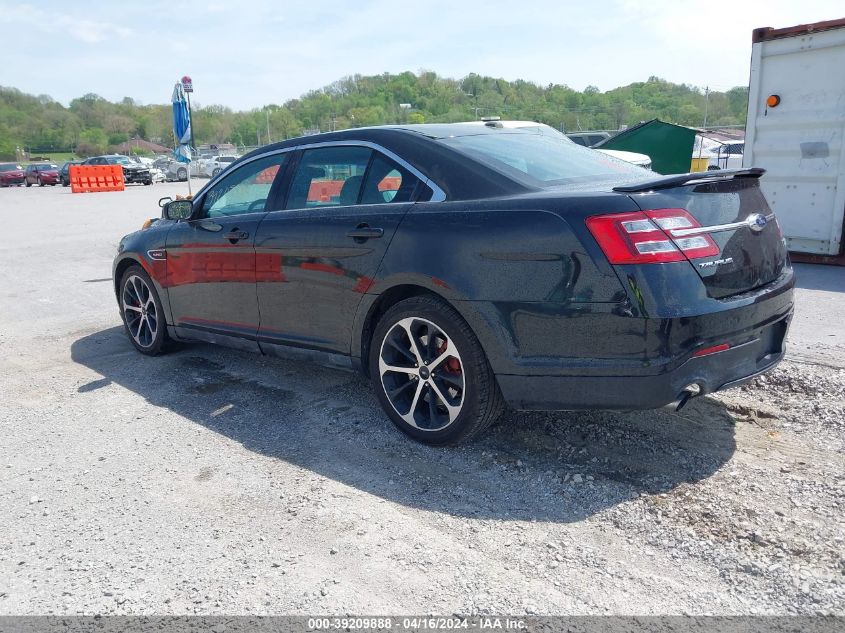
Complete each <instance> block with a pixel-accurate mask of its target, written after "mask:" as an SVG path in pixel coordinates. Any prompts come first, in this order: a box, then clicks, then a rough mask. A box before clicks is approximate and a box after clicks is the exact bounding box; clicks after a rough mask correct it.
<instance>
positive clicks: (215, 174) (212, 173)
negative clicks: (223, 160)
mask: <svg viewBox="0 0 845 633" xmlns="http://www.w3.org/2000/svg"><path fill="white" fill-rule="evenodd" d="M221 171H223V170H222V169H220V168H219V167H218V168H217V169H215V170H214V171H213V172H211V177H212V178H217V176H219V175H220V172H221Z"/></svg>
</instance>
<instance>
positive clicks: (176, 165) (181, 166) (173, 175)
mask: <svg viewBox="0 0 845 633" xmlns="http://www.w3.org/2000/svg"><path fill="white" fill-rule="evenodd" d="M153 165H154V166H155V168H156V169H160V170H161V171H162V172H163V173H164V179H165V180H166V181H168V182H172V181H174V180H175V181H180V182H185V181H186V180H188V168H189V165H188V164H186V163H180V162H179V161H177V160H173V159H172V158H158V159H156V161H155V162H154V163H153Z"/></svg>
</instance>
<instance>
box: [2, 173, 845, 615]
mask: <svg viewBox="0 0 845 633" xmlns="http://www.w3.org/2000/svg"><path fill="white" fill-rule="evenodd" d="M198 184H199V183H198ZM184 190H185V186H184V184H177V183H173V184H160V185H155V186H153V187H131V188H129V189H128V190H127V191H125V192H123V193H101V194H78V195H73V194H71V193H70V192H69V190H67V189H62V188H46V189H38V188H32V189H4V190H0V218H2V221H3V227H4V231H5V233H6V235H7V236H14V239H13V240H10V239H7V240H4V241H3V242H2V243H0V268H2V270H3V273H4V274H3V275H2V277H0V350H2V354H0V390H2V403H0V433H2V438H3V439H2V446H3V451H2V458H0V459H2V461H0V484H2V485H0V507H2V508H3V512H2V513H0V614H4V615H8V614H48V613H51V614H69V615H72V614H96V613H101V614H194V613H198V614H224V613H225V614H256V613H298V614H314V613H336V614H340V613H370V614H387V613H393V614H403V613H436V614H452V613H484V612H495V613H513V614H526V613H527V614H535V613H536V614H606V613H614V614H665V613H672V614H681V613H695V614H763V613H765V614H783V615H786V614H815V613H835V614H840V615H842V614H845V581H844V580H843V579H845V557H843V552H845V525H843V523H845V512H843V502H845V459H843V449H844V448H845V325H843V318H842V311H843V308H845V271H843V270H842V269H833V268H825V267H810V266H799V267H798V268H799V276H800V283H801V286H802V289H801V290H800V291H799V292H798V301H799V304H798V312H797V314H796V318H795V321H794V327H793V329H792V331H791V333H790V360H788V361H787V362H784V363H783V364H782V365H781V367H780V368H779V369H778V370H777V371H776V372H774V373H773V374H771V375H770V376H767V377H765V378H761V379H759V380H758V381H757V382H755V383H754V384H752V385H750V386H747V387H744V388H741V389H737V390H734V391H731V392H726V393H724V394H722V395H719V396H718V397H706V398H702V399H700V400H698V401H693V403H692V404H691V405H690V406H688V407H687V408H686V409H684V410H683V411H681V412H679V413H666V412H647V413H553V414H520V413H512V414H510V415H508V416H507V418H506V419H505V420H503V422H502V423H501V424H500V425H498V426H497V427H496V428H495V429H494V430H493V432H492V433H491V434H490V435H489V436H487V437H486V438H485V439H483V440H482V441H480V442H477V443H475V444H472V445H469V446H466V447H462V448H458V449H431V448H427V447H423V446H420V445H417V444H413V443H411V442H409V441H408V440H406V439H405V438H404V437H403V436H401V435H400V434H399V432H398V431H396V430H394V428H393V426H392V425H391V424H390V423H389V421H388V420H387V419H386V418H385V417H384V416H383V415H382V414H381V412H380V410H379V408H378V405H377V403H376V400H375V397H374V396H373V395H372V394H371V391H370V389H369V386H368V385H367V384H366V383H365V382H364V381H363V380H362V379H360V378H359V377H357V376H355V375H353V374H349V373H344V372H340V371H335V370H330V369H324V368H320V367H315V366H310V365H303V364H300V363H294V362H285V361H282V360H277V359H270V358H262V357H258V356H252V355H249V354H246V353H241V352H236V351H231V350H226V349H217V348H214V347H211V346H206V345H193V346H185V347H184V348H182V349H181V350H179V351H177V352H175V353H173V354H170V355H167V356H163V357H159V358H153V359H149V358H144V357H142V356H140V355H138V354H137V353H135V352H134V351H133V349H132V348H131V346H130V344H129V342H128V341H127V340H126V339H125V337H124V334H123V332H122V328H121V327H120V321H119V316H118V312H117V308H116V305H115V302H114V295H113V292H112V288H111V285H110V280H109V277H110V274H111V268H110V266H111V258H112V255H113V253H114V250H115V246H116V244H117V241H118V239H119V238H120V236H121V235H123V234H124V233H126V232H129V231H131V230H134V229H135V228H136V227H138V226H139V225H140V223H141V222H142V221H143V219H145V218H147V217H151V216H156V215H158V207H157V205H156V200H157V199H158V197H160V196H162V195H173V194H174V193H176V192H179V193H184V192H185V191H184Z"/></svg>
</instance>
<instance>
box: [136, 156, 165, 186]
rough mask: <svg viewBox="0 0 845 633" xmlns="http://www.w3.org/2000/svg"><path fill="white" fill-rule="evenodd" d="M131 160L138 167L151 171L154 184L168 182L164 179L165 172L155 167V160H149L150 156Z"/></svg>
mask: <svg viewBox="0 0 845 633" xmlns="http://www.w3.org/2000/svg"><path fill="white" fill-rule="evenodd" d="M129 158H130V159H132V160H133V161H134V162H135V163H137V164H138V165H141V166H142V167H144V168H146V169H149V170H150V177H151V178H152V181H153V182H154V183H155V182H164V181H165V180H166V178H165V177H164V172H163V171H162V170H160V169H159V168H158V167H156V166H155V159H153V158H149V157H148V156H130V157H129Z"/></svg>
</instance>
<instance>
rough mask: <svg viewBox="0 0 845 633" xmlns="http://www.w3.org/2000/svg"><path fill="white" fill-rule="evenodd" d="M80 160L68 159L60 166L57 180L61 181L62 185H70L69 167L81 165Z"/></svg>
mask: <svg viewBox="0 0 845 633" xmlns="http://www.w3.org/2000/svg"><path fill="white" fill-rule="evenodd" d="M81 164H82V161H81V160H69V161H68V162H66V163H65V164H64V165H62V168H61V169H60V170H59V181H60V182H61V183H62V187H69V186H70V168H71V166H72V165H81Z"/></svg>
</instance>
